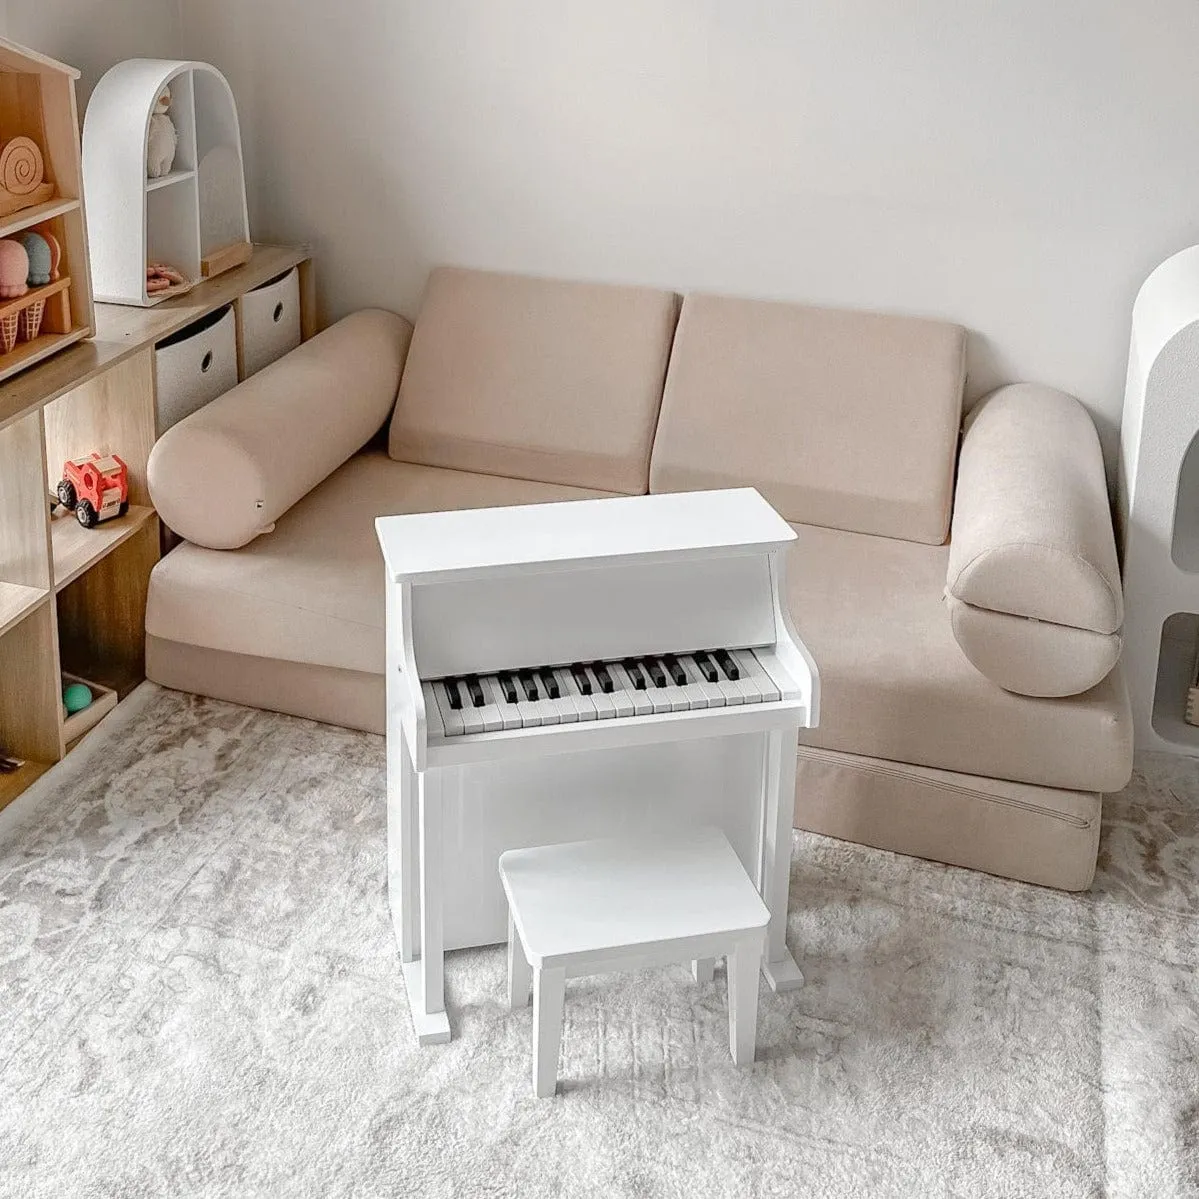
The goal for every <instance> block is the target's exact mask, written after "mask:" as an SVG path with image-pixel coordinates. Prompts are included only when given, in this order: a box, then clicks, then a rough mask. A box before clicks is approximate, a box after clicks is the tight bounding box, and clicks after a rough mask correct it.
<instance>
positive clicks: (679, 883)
mask: <svg viewBox="0 0 1199 1199" xmlns="http://www.w3.org/2000/svg"><path fill="white" fill-rule="evenodd" d="M499 874H500V878H501V881H502V883H503V887H504V892H505V894H506V896H507V898H508V905H509V911H510V915H511V918H510V922H509V930H510V931H509V947H508V955H509V985H508V992H509V1003H510V1005H511V1006H513V1007H521V1006H523V1005H524V1004H525V1003H526V1002H527V997H528V990H529V985H530V974H531V984H532V990H533V1088H534V1091H535V1093H536V1094H537V1095H538V1096H539V1097H543V1098H544V1097H548V1096H550V1095H552V1094H553V1093H554V1089H555V1086H556V1083H557V1068H558V1055H559V1050H560V1046H561V1041H562V1022H563V1002H564V994H565V982H566V979H567V977H575V976H577V975H580V974H605V973H609V972H613V971H617V970H623V969H626V968H629V967H630V966H635V967H636V968H643V967H646V966H667V965H671V964H673V963H676V962H686V961H692V962H694V961H696V959H700V960H705V961H706V960H708V959H710V958H711V957H715V956H722V957H726V958H727V960H728V996H729V1050H730V1052H731V1053H732V1056H733V1060H734V1061H735V1062H736V1063H737V1064H738V1065H748V1064H749V1063H751V1062H752V1061H753V1059H754V1044H755V1039H756V1030H757V1003H758V968H759V965H760V963H761V958H762V949H763V946H764V944H765V939H766V938H765V934H766V926H767V923H768V921H769V919H770V913H769V912H768V911H767V909H766V905H765V904H764V903H763V902H762V899H761V897H760V896H759V894H758V892H757V890H756V889H755V887H754V884H753V883H752V882H751V881H750V878H749V876H748V875H747V874H746V872H745V870H744V868H743V867H742V865H741V862H740V860H739V859H738V857H737V854H736V853H735V852H734V850H733V848H732V846H731V845H730V844H729V842H728V840H727V839H726V838H725V836H724V835H723V834H722V833H721V832H720V831H719V830H718V829H715V828H710V827H700V828H693V829H691V830H688V831H685V832H680V833H677V834H674V835H672V836H669V837H662V838H638V839H636V840H631V839H624V840H621V839H614V838H606V839H602V840H595V841H583V842H574V843H570V844H563V845H548V846H542V847H538V848H533V849H518V850H511V851H509V852H507V853H505V854H503V855H502V856H501V857H500V860H499Z"/></svg>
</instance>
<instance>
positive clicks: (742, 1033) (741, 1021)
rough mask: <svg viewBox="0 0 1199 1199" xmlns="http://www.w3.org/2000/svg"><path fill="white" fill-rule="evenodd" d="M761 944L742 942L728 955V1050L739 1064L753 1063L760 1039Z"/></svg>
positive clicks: (747, 1064)
mask: <svg viewBox="0 0 1199 1199" xmlns="http://www.w3.org/2000/svg"><path fill="white" fill-rule="evenodd" d="M761 964H762V946H761V944H760V943H758V942H756V941H742V942H741V943H740V944H739V945H738V946H737V948H736V949H734V950H733V952H732V953H730V954H729V955H728V958H727V965H728V976H729V1051H730V1052H731V1053H732V1055H733V1061H734V1062H736V1063H737V1065H738V1066H749V1065H752V1064H753V1060H754V1051H755V1049H756V1047H757V1040H758V971H759V969H760V968H761Z"/></svg>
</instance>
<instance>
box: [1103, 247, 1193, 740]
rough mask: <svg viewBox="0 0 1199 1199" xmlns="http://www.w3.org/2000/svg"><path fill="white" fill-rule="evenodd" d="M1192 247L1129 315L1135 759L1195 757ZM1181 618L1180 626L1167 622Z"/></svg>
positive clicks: (1128, 625) (1128, 570)
mask: <svg viewBox="0 0 1199 1199" xmlns="http://www.w3.org/2000/svg"><path fill="white" fill-rule="evenodd" d="M1197 436H1199V246H1192V247H1191V248H1190V249H1187V250H1183V251H1181V252H1180V253H1178V254H1175V255H1174V256H1173V257H1172V258H1169V259H1167V260H1166V261H1165V262H1164V263H1162V265H1161V266H1159V267H1158V268H1157V270H1155V271H1154V272H1153V273H1152V274H1151V275H1150V276H1149V278H1148V279H1147V280H1146V281H1145V283H1144V286H1142V288H1141V291H1140V293H1139V294H1138V296H1137V300H1136V304H1135V306H1134V308H1133V317H1132V339H1131V343H1130V347H1129V356H1128V385H1127V390H1126V392H1125V400H1124V416H1123V422H1122V426H1121V434H1120V475H1119V483H1120V494H1119V499H1120V517H1121V525H1122V529H1121V532H1122V535H1123V542H1124V547H1123V548H1124V553H1123V563H1124V599H1125V620H1124V659H1123V660H1124V671H1125V676H1126V677H1127V679H1128V685H1129V693H1130V697H1131V700H1132V709H1133V723H1134V739H1135V745H1136V748H1137V750H1138V752H1140V751H1143V750H1162V751H1167V752H1172V753H1180V754H1188V755H1195V756H1199V728H1194V727H1193V726H1191V725H1188V724H1186V723H1185V722H1184V720H1183V711H1184V708H1185V705H1186V692H1187V688H1188V686H1189V683H1190V677H1189V676H1190V668H1191V664H1192V662H1193V661H1194V656H1195V624H1196V622H1195V621H1191V620H1188V619H1187V615H1188V614H1199V450H1197V449H1196V439H1197ZM1179 614H1181V615H1182V619H1180V620H1175V621H1171V618H1172V617H1175V616H1177V615H1179Z"/></svg>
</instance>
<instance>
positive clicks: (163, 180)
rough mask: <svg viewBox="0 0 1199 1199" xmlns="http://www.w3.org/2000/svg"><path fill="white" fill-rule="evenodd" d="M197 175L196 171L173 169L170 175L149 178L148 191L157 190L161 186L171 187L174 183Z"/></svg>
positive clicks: (147, 181)
mask: <svg viewBox="0 0 1199 1199" xmlns="http://www.w3.org/2000/svg"><path fill="white" fill-rule="evenodd" d="M195 177H196V172H195V171H172V172H171V173H170V174H169V175H162V176H160V177H159V178H157V179H147V180H146V191H148V192H156V191H157V190H158V189H159V188H160V187H170V186H171V184H172V183H183V182H184V181H185V180H187V179H194V178H195Z"/></svg>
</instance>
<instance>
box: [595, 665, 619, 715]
mask: <svg viewBox="0 0 1199 1199" xmlns="http://www.w3.org/2000/svg"><path fill="white" fill-rule="evenodd" d="M608 673H609V674H611V673H612V671H611V667H609V670H608ZM587 677H588V678H589V679H590V680H591V698H592V699H593V700H594V701H595V714H596V717H597V718H598V719H600V720H615V719H616V717H617V716H619V715H620V713H619V711H618V710H617V707H616V699H615V692H609V693H605V692H604V689H603V688H602V687H601V686H600V684H599V679H597V678H596V677H595V671H594V670H592V669H591V667H590V666H588V667H587ZM612 682H613V685H615V683H616V680H615V678H613V680H612Z"/></svg>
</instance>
